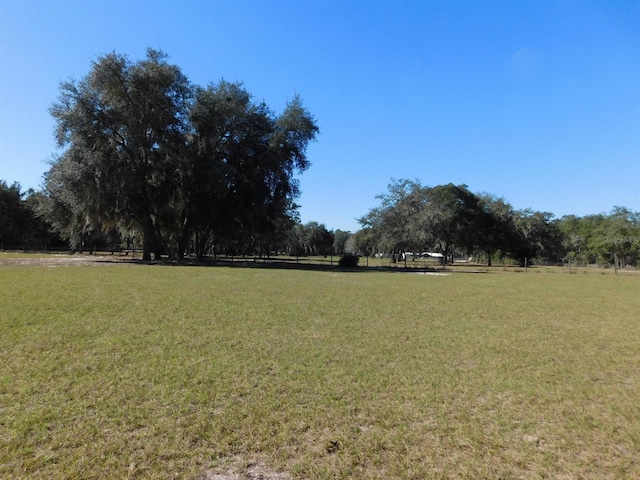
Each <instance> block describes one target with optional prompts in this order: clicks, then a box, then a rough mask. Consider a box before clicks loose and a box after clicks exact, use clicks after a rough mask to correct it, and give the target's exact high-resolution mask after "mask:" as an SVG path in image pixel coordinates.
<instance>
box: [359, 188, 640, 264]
mask: <svg viewBox="0 0 640 480" xmlns="http://www.w3.org/2000/svg"><path fill="white" fill-rule="evenodd" d="M377 198H378V199H379V200H380V204H379V206H377V207H375V208H372V209H371V210H370V211H369V212H368V213H367V214H366V215H364V216H363V217H362V218H360V219H359V223H360V224H361V226H362V229H361V230H360V231H358V232H357V233H356V234H355V239H356V241H355V244H356V246H357V249H358V250H359V251H360V252H362V253H363V254H365V255H370V254H371V253H373V252H390V253H391V254H392V255H393V254H401V253H403V252H407V251H408V252H424V251H435V252H438V253H440V254H442V258H443V262H445V263H446V262H447V261H451V260H452V259H453V257H454V254H458V255H464V256H474V257H475V258H476V259H478V260H481V261H485V262H486V263H487V264H488V265H491V264H492V262H493V261H495V260H501V261H503V262H504V261H506V260H507V259H510V260H516V261H518V262H520V263H525V262H527V261H529V262H533V261H541V262H552V263H557V262H574V263H581V264H585V265H586V264H601V265H614V266H615V267H616V268H617V267H621V266H626V265H634V266H635V265H637V264H638V257H639V256H640V212H634V211H631V210H629V209H627V208H624V207H614V208H613V210H612V211H611V212H610V213H609V214H595V215H587V216H584V217H578V216H575V215H568V216H564V217H562V218H560V219H556V218H554V215H553V214H552V213H549V212H538V211H533V210H531V209H525V210H515V209H514V208H513V207H512V206H511V205H510V204H509V203H508V202H507V201H506V200H505V199H503V198H499V197H496V196H495V195H491V194H475V193H473V192H471V191H470V190H469V189H468V187H467V186H466V185H454V184H452V183H449V184H447V185H437V186H434V187H426V186H423V185H421V183H420V182H419V181H418V180H413V181H412V180H406V179H403V180H394V181H392V182H391V183H390V184H389V186H388V192H386V193H384V194H381V195H379V196H378V197H377Z"/></svg>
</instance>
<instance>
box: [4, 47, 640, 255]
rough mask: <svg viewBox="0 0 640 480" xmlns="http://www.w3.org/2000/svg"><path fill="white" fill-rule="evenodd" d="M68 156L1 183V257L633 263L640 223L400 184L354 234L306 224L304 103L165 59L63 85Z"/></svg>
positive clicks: (312, 127) (60, 124)
mask: <svg viewBox="0 0 640 480" xmlns="http://www.w3.org/2000/svg"><path fill="white" fill-rule="evenodd" d="M50 112H51V115H52V116H53V118H54V120H55V124H56V130H55V135H56V140H57V143H58V146H59V148H60V151H59V154H58V155H57V156H56V157H55V158H54V159H53V160H52V161H51V165H50V169H49V170H48V172H47V173H46V174H45V176H44V183H43V188H42V190H40V191H33V190H29V191H28V192H22V191H21V190H20V186H19V184H17V183H14V184H12V185H8V184H7V183H6V181H0V244H2V246H5V245H6V246H13V247H16V246H25V248H26V247H27V246H37V247H36V248H43V247H44V248H49V247H54V246H57V247H59V246H60V245H61V243H62V242H64V243H66V244H68V245H69V247H70V248H71V249H72V250H79V251H82V250H83V249H89V248H95V246H96V245H100V246H101V248H108V249H112V250H115V249H121V248H125V249H132V248H140V247H141V249H142V253H143V259H145V260H151V258H152V257H155V258H156V259H157V258H160V257H161V256H162V255H169V256H171V257H174V258H183V257H184V256H185V255H195V256H196V257H198V258H199V259H202V258H203V257H205V256H208V255H214V256H215V255H218V254H222V255H267V256H268V255H271V254H274V253H276V254H277V253H279V252H284V253H288V254H290V255H322V256H326V255H333V254H335V255H344V254H346V253H351V254H359V255H371V254H374V253H375V254H380V253H383V254H388V255H390V256H391V258H396V256H397V255H398V254H401V253H403V252H423V251H431V252H438V253H439V254H440V255H442V258H443V262H445V263H446V262H447V261H451V259H452V258H453V257H454V256H455V255H465V256H474V257H476V259H478V260H481V261H484V262H486V263H488V264H489V265H490V264H491V263H492V262H493V261H496V260H497V261H506V260H507V259H515V260H516V261H519V262H525V261H533V260H538V261H546V262H560V261H572V262H580V263H584V264H592V263H600V264H613V265H615V266H616V267H618V266H622V265H637V262H638V255H639V252H640V214H639V213H638V212H633V211H630V210H628V209H626V208H623V207H616V208H614V209H613V211H612V212H611V213H609V214H596V215H588V216H585V217H576V216H573V215H570V216H566V217H563V218H561V219H555V218H554V216H553V214H551V213H548V212H537V211H533V210H530V209H527V210H515V209H514V208H513V207H512V206H511V205H509V203H508V202H507V201H506V200H504V199H502V198H499V197H496V196H494V195H490V194H476V193H473V192H471V191H469V189H468V188H467V186H466V185H453V184H447V185H437V186H434V187H426V186H423V185H421V183H420V182H419V181H418V180H414V181H411V180H392V182H391V183H390V185H389V187H388V192H386V193H384V194H382V195H380V196H378V197H377V198H378V199H379V200H380V204H379V206H377V207H375V208H372V209H371V210H370V211H369V212H368V213H366V214H365V215H364V216H363V217H362V218H360V219H359V223H360V225H361V229H360V230H359V231H357V232H355V233H353V234H352V233H351V232H345V231H340V230H336V231H331V230H328V229H327V228H326V226H325V225H323V224H319V223H317V222H309V223H307V224H302V223H301V222H300V220H299V217H298V213H297V209H298V205H297V204H296V199H297V197H298V196H299V194H300V189H299V185H298V181H297V178H296V175H297V174H299V173H301V172H304V171H305V170H306V169H307V168H308V167H309V165H310V164H309V160H308V159H307V155H306V150H307V146H308V145H309V143H310V142H312V141H314V140H315V138H316V136H317V134H318V126H317V125H316V122H315V119H314V118H313V116H312V115H311V114H310V112H309V111H308V110H307V109H306V108H305V107H304V106H303V104H302V101H301V99H300V98H299V97H298V96H297V95H294V96H293V98H292V99H291V101H289V102H288V103H287V105H286V107H285V108H284V110H283V111H282V112H281V113H279V114H276V113H275V112H273V111H272V110H271V109H270V108H269V107H268V106H267V105H266V104H265V103H264V102H256V101H255V100H254V99H253V97H252V96H251V94H250V93H249V92H248V91H247V90H246V89H245V88H244V87H243V86H242V84H240V83H230V82H227V81H224V80H222V81H220V82H218V83H211V84H209V85H207V86H205V87H203V86H199V85H195V84H193V83H191V82H190V81H189V80H188V79H187V77H186V76H185V75H184V74H183V73H182V71H181V70H180V68H179V67H178V66H176V65H173V64H171V63H169V62H168V58H167V56H166V55H165V54H164V53H162V52H159V51H156V50H151V49H150V50H148V52H147V55H146V58H144V59H143V60H139V61H136V62H132V61H131V60H129V58H128V57H126V56H124V55H120V54H117V53H115V52H114V53H111V54H107V55H104V56H101V57H98V59H97V60H96V61H95V62H93V64H92V66H91V69H90V71H89V73H88V74H87V75H86V76H85V77H84V78H82V79H81V80H79V81H74V80H70V81H66V82H62V83H61V85H60V95H59V98H58V99H57V101H56V102H55V103H54V104H53V106H52V107H51V110H50Z"/></svg>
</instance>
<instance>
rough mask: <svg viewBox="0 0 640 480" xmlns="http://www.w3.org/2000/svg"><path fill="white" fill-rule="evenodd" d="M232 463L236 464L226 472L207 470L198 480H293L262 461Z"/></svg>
mask: <svg viewBox="0 0 640 480" xmlns="http://www.w3.org/2000/svg"><path fill="white" fill-rule="evenodd" d="M233 463H235V464H236V466H235V467H231V468H230V469H229V470H228V471H226V472H223V473H217V472H213V471H207V472H204V473H203V474H202V476H201V477H199V478H198V480H293V477H292V476H291V475H289V474H288V473H284V472H276V471H275V470H273V469H271V468H269V467H268V466H266V465H265V464H263V463H249V465H247V467H246V468H240V467H239V465H241V464H242V462H241V461H240V460H237V459H236V461H235V462H233Z"/></svg>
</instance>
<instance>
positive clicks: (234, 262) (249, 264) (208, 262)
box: [114, 257, 486, 274]
mask: <svg viewBox="0 0 640 480" xmlns="http://www.w3.org/2000/svg"><path fill="white" fill-rule="evenodd" d="M122 261H123V260H116V261H114V263H121V262H122ZM124 261H125V262H126V261H127V260H124ZM128 262H131V263H139V264H145V265H166V266H193V267H227V268H266V269H274V270H303V271H318V272H345V273H347V272H348V273H374V272H387V273H431V274H433V273H447V274H448V273H486V271H484V270H483V266H478V265H473V266H463V267H459V266H456V265H454V266H450V267H447V268H445V269H443V268H442V267H440V266H438V267H431V266H422V265H420V266H406V267H405V266H403V265H402V264H395V265H393V264H390V265H389V266H379V265H376V266H373V265H372V266H366V265H359V266H357V267H341V266H339V265H338V262H337V261H333V262H330V261H326V262H322V261H320V262H317V261H316V262H314V261H309V260H305V259H301V260H296V259H295V258H293V259H282V258H275V257H272V258H251V257H246V258H242V257H234V258H231V257H222V258H220V257H218V258H207V259H204V260H201V261H196V260H194V259H184V260H171V259H162V260H156V261H151V262H149V261H142V260H132V259H130V260H128Z"/></svg>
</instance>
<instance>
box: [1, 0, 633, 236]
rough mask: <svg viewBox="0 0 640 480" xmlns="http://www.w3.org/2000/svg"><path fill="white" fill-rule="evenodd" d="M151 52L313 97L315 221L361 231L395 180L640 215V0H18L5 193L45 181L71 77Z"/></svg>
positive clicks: (9, 9)
mask: <svg viewBox="0 0 640 480" xmlns="http://www.w3.org/2000/svg"><path fill="white" fill-rule="evenodd" d="M147 47H152V48H156V49H161V50H163V51H164V52H165V53H167V54H168V55H169V57H170V61H171V62H173V63H175V64H177V65H179V66H180V67H181V69H182V71H183V73H184V74H185V75H187V77H189V79H190V80H191V81H192V82H194V83H197V84H200V85H206V84H207V83H210V82H217V81H219V80H220V79H222V78H224V79H226V80H229V81H241V82H243V83H244V85H245V87H246V88H247V90H248V91H249V92H251V93H252V94H253V95H254V97H255V98H256V99H257V100H259V101H262V100H264V101H265V102H266V103H267V104H268V105H269V106H270V107H271V108H272V109H273V110H275V111H277V112H279V111H281V110H282V109H283V108H284V106H285V104H286V102H287V100H289V99H291V98H292V96H293V95H294V94H295V93H298V94H299V95H300V96H301V98H302V99H303V101H304V104H305V106H306V107H307V108H308V109H309V110H310V112H311V113H312V114H313V115H314V116H315V118H316V120H317V123H318V125H319V127H320V135H319V136H318V140H317V142H315V143H313V144H312V145H311V146H310V148H309V150H308V155H309V159H310V161H311V163H312V165H311V168H310V169H309V170H307V171H306V172H305V173H304V174H303V175H302V176H301V177H300V184H301V189H302V195H301V197H300V199H299V203H300V204H301V205H302V208H301V209H300V214H301V219H302V221H303V222H305V223H306V222H309V221H312V220H313V221H317V222H320V223H324V224H325V225H326V226H327V227H328V228H330V229H338V228H339V229H342V230H352V231H355V230H357V229H358V228H359V225H358V223H357V222H356V218H358V217H361V216H362V215H364V214H365V213H366V212H367V211H368V210H369V209H370V208H372V207H374V206H376V205H377V204H378V201H377V200H376V199H375V196H376V195H377V194H380V193H383V192H385V191H386V189H387V185H388V184H389V182H390V180H391V179H392V178H396V179H400V178H409V179H416V178H417V179H419V180H420V181H421V182H422V184H423V185H429V186H432V185H438V184H444V183H449V182H453V183H455V184H460V183H464V184H467V185H468V186H469V188H470V189H471V190H472V191H474V192H488V193H493V194H495V195H497V196H500V197H504V198H505V199H506V200H507V201H509V202H510V203H511V204H512V205H513V206H514V207H515V208H516V209H523V208H532V209H534V210H540V211H547V212H552V213H554V214H555V215H556V216H557V217H561V216H562V215H565V214H576V215H580V216H582V215H587V214H591V213H601V212H609V211H610V210H611V209H612V207H613V206H614V205H618V206H625V207H628V208H630V209H632V210H636V211H637V210H640V184H639V182H640V1H638V0H629V1H621V0H606V1H599V2H586V1H561V0H558V1H545V0H536V1H525V0H512V1H508V0H503V1H480V0H477V1H471V0H468V1H462V0H442V1H428V0H416V1H409V0H407V1H403V0H368V1H363V0H233V1H230V0H224V1H218V0H202V1H191V0H181V1H177V0H166V1H162V0H126V1H120V0H82V1H81V0H39V1H36V0H0V180H5V181H7V182H8V183H12V182H14V181H17V182H19V183H20V184H21V186H22V188H23V190H26V189H28V188H35V189H37V188H39V187H40V186H41V184H42V176H43V174H44V172H45V171H47V170H48V163H47V162H48V160H49V159H51V158H52V155H53V154H55V152H56V147H55V143H54V138H53V121H52V118H51V116H50V115H49V112H48V109H49V107H50V105H51V104H52V103H53V102H54V101H55V100H56V99H57V97H58V94H59V83H60V82H61V81H63V80H67V79H69V78H75V79H81V78H82V77H84V76H85V75H86V74H87V73H88V71H89V69H90V67H91V62H92V61H93V60H95V59H96V58H97V57H98V56H99V55H101V54H104V53H109V52H112V51H116V52H118V53H122V54H126V55H128V56H129V57H130V59H131V60H132V61H136V60H138V59H141V58H143V57H144V55H145V52H146V49H147Z"/></svg>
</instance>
